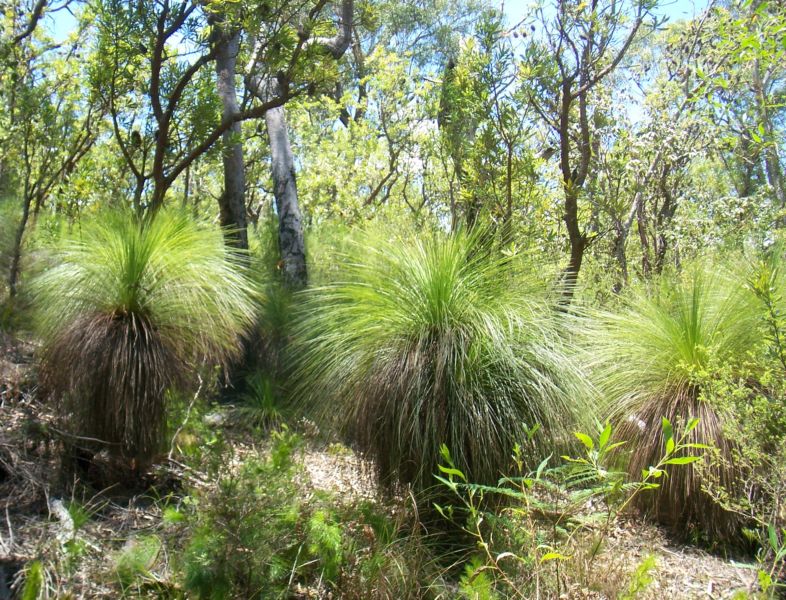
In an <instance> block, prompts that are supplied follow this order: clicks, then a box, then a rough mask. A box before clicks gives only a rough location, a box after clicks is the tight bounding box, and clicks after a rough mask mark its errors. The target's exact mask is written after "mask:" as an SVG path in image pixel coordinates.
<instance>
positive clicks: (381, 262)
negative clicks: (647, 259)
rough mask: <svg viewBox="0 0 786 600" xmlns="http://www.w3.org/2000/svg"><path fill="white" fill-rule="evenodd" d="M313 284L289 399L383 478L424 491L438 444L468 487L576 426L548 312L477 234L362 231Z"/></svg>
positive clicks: (569, 365) (581, 407)
mask: <svg viewBox="0 0 786 600" xmlns="http://www.w3.org/2000/svg"><path fill="white" fill-rule="evenodd" d="M338 261H339V263H340V264H341V269H340V272H339V274H338V275H337V276H336V277H335V279H334V281H332V282H331V283H328V284H326V285H324V286H322V287H320V288H316V289H314V290H313V291H311V292H310V294H309V295H308V297H307V299H306V301H305V306H304V308H303V313H302V314H303V315H304V321H303V325H302V327H301V328H300V331H299V332H298V354H299V355H300V356H301V357H302V360H301V361H300V364H299V368H298V372H297V378H296V379H297V381H298V382H299V385H298V389H297V394H298V396H299V397H300V398H301V400H302V401H303V402H306V403H308V404H309V405H310V406H317V411H318V412H319V413H321V414H322V415H323V417H324V418H325V420H326V421H328V422H331V423H332V424H333V425H335V426H337V427H338V428H339V429H340V430H341V431H343V432H344V433H345V435H346V436H347V437H348V438H349V439H350V440H351V441H352V442H354V444H355V445H356V446H357V447H358V448H359V449H361V450H362V451H364V452H365V453H366V454H367V455H369V456H370V457H371V458H373V459H374V461H375V463H376V465H377V468H378V471H379V476H380V480H381V481H382V482H383V483H386V484H390V485H395V484H410V485H412V486H413V488H414V489H415V490H416V491H418V492H424V491H425V490H427V489H429V488H431V487H432V486H433V485H434V484H435V483H436V480H435V479H434V477H433V475H434V474H435V473H438V472H439V471H438V464H439V462H440V446H441V445H442V444H445V445H447V447H448V449H449V450H450V452H451V455H452V457H453V460H454V461H455V463H456V466H457V467H458V468H459V469H461V470H462V471H464V473H465V474H466V475H467V477H468V478H469V480H470V481H474V482H478V483H496V482H497V481H498V479H499V478H500V476H501V475H503V474H507V473H508V467H509V465H510V463H511V454H512V452H513V448H514V446H515V445H516V444H521V445H526V442H527V433H526V432H527V429H528V428H531V427H534V426H535V425H538V426H540V428H541V433H540V434H539V435H537V436H535V438H534V439H533V445H532V446H531V447H530V448H528V449H529V450H530V452H531V454H532V457H533V460H534V458H535V455H537V456H538V457H540V456H545V455H547V454H549V453H550V452H552V451H553V450H554V441H555V440H565V439H567V438H568V432H570V431H571V430H572V429H574V428H575V427H577V426H580V425H579V424H580V423H583V422H586V419H587V417H588V416H590V411H589V409H588V403H587V398H588V393H587V388H586V386H585V384H584V381H583V378H582V377H581V376H580V373H579V371H578V369H577V367H576V366H575V364H574V362H573V360H572V359H571V358H570V356H569V352H568V350H567V349H566V347H565V342H564V340H563V339H561V336H560V335H559V333H560V331H559V323H558V321H557V319H558V318H560V317H559V314H558V313H557V312H556V311H554V310H553V309H552V307H551V305H550V303H549V299H548V297H547V294H546V293H545V292H543V291H542V290H541V289H538V286H537V285H535V284H534V283H533V282H532V276H531V275H529V276H528V275H527V272H526V270H525V269H523V268H522V265H521V264H519V262H518V260H517V259H515V258H511V257H508V256H505V255H504V254H502V253H501V252H499V249H498V248H496V247H494V246H493V243H491V242H490V241H489V240H488V236H486V238H485V239H484V236H483V235H481V234H473V235H467V234H463V233H461V234H456V235H453V236H444V235H434V236H432V237H428V238H424V239H420V240H409V239H406V240H404V239H392V238H385V237H384V236H381V235H376V236H373V235H371V234H366V236H365V237H363V238H361V239H360V240H358V241H356V242H355V244H354V245H352V246H351V249H350V253H349V254H347V255H344V256H341V257H339V258H338Z"/></svg>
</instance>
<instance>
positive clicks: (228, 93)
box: [214, 25, 248, 250]
mask: <svg viewBox="0 0 786 600" xmlns="http://www.w3.org/2000/svg"><path fill="white" fill-rule="evenodd" d="M214 44H215V51H216V85H217V89H218V97H219V98H220V100H221V106H222V111H221V118H222V120H229V119H232V118H233V117H234V116H235V115H236V114H238V113H239V112H240V106H239V103H238V99H237V91H236V88H235V67H236V65H237V55H238V52H239V50H240V29H239V28H234V29H233V30H230V31H224V30H223V28H222V27H221V26H220V25H219V26H218V33H217V35H216V40H215V41H214ZM221 158H222V161H223V163H224V191H223V193H222V194H221V196H220V197H219V199H218V205H219V208H220V213H221V226H222V227H224V228H225V229H226V234H227V240H228V242H229V243H230V244H231V245H233V246H235V247H236V248H241V249H244V250H246V249H248V220H247V218H246V202H245V193H246V169H245V163H244V162H243V141H242V130H241V125H240V122H239V121H235V122H233V123H232V125H231V127H229V129H227V130H226V131H225V132H224V133H223V135H222V149H221Z"/></svg>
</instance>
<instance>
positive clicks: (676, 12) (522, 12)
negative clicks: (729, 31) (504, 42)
mask: <svg viewBox="0 0 786 600" xmlns="http://www.w3.org/2000/svg"><path fill="white" fill-rule="evenodd" d="M500 3H502V0H500ZM708 3H709V0H663V1H662V2H659V3H658V7H657V8H656V9H655V14H657V15H659V16H666V17H668V18H669V21H678V20H680V19H686V18H687V19H689V18H691V17H693V16H694V15H696V14H698V13H700V12H701V11H702V10H704V9H705V8H706V7H707V4H708ZM533 4H534V2H533V0H504V4H503V6H504V10H505V14H507V16H508V20H509V21H510V23H511V24H513V23H518V22H519V21H520V20H521V19H523V18H524V17H525V16H526V15H527V14H528V13H529V12H531V7H532V6H533Z"/></svg>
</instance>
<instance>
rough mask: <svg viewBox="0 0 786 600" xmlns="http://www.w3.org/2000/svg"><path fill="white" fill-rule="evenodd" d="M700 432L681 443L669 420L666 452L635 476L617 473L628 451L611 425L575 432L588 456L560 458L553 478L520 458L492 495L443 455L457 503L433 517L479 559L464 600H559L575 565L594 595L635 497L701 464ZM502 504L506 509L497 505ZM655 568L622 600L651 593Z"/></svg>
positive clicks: (470, 570)
mask: <svg viewBox="0 0 786 600" xmlns="http://www.w3.org/2000/svg"><path fill="white" fill-rule="evenodd" d="M698 424H699V423H698V421H697V420H695V419H694V420H692V421H690V422H689V423H688V424H687V425H686V427H685V428H684V429H683V430H681V431H679V432H678V435H677V436H676V437H675V435H674V430H673V427H672V424H671V423H670V422H669V421H668V420H667V419H663V422H662V424H661V426H660V428H659V432H660V435H661V436H662V439H663V440H664V450H663V451H662V452H661V454H660V455H659V457H658V458H657V459H656V460H655V462H654V463H653V464H652V466H650V467H649V469H647V470H645V471H643V472H641V473H640V474H636V475H635V476H629V475H627V474H626V473H625V472H620V471H617V470H615V469H614V466H613V465H614V462H615V461H616V460H617V459H616V456H615V450H616V449H617V448H620V447H621V446H623V445H624V444H626V441H624V440H623V441H614V436H613V429H612V426H611V424H609V423H607V424H606V425H605V426H603V427H601V428H600V429H599V432H598V435H597V437H592V436H590V435H587V434H585V433H582V432H576V434H575V435H576V437H577V438H578V439H579V440H580V441H581V444H582V447H583V453H582V454H581V455H579V456H577V457H570V456H563V457H562V458H563V460H564V461H565V462H564V464H563V465H562V466H558V467H552V468H549V467H548V463H549V461H550V458H551V457H549V458H547V459H545V460H543V461H542V462H541V464H540V465H539V466H538V468H537V469H536V470H534V471H527V470H526V469H525V467H524V463H523V461H522V460H521V454H520V453H519V451H518V450H519V449H518V448H517V452H516V453H515V454H514V456H513V459H514V462H515V464H516V470H515V471H514V472H513V473H511V474H509V475H506V476H505V477H502V478H501V479H500V480H499V482H498V483H497V485H495V486H489V485H482V484H478V483H475V482H473V481H471V480H469V479H468V478H467V477H466V475H465V474H464V473H463V472H462V471H461V470H459V469H457V468H456V465H455V463H454V462H453V459H452V457H451V455H450V452H449V451H448V449H447V448H446V447H444V446H443V451H442V459H443V463H442V464H440V465H439V470H440V472H441V473H442V475H440V476H437V479H438V480H439V481H440V483H441V484H442V485H443V486H445V488H446V489H447V490H449V491H450V492H451V496H452V498H453V503H451V504H444V505H441V506H440V505H438V506H437V507H436V508H437V510H438V512H439V513H440V514H441V515H442V516H443V517H445V518H446V519H448V520H449V521H450V522H451V523H453V524H454V525H455V526H457V527H459V528H461V529H462V530H463V531H464V532H465V533H467V534H468V535H469V536H470V539H471V540H472V541H473V546H474V547H475V548H476V549H477V550H479V551H480V554H479V555H476V556H474V557H473V558H472V559H471V560H470V561H469V562H468V563H467V564H466V565H465V570H464V574H463V575H462V577H461V579H460V586H461V590H462V593H463V595H464V596H465V597H468V598H491V597H496V596H495V595H494V594H496V593H501V594H502V595H503V597H507V598H530V597H532V596H533V595H539V594H543V593H545V594H546V595H547V596H549V595H550V594H551V593H557V594H558V593H559V590H560V589H561V585H562V583H561V576H560V570H561V569H563V568H564V570H565V571H568V570H569V569H570V567H571V566H572V565H574V564H577V563H582V564H583V565H584V572H583V574H580V576H583V577H584V579H583V580H579V581H577V582H576V583H577V584H578V585H580V586H581V587H587V586H588V585H590V583H591V582H590V581H589V578H593V577H597V574H596V573H594V572H593V568H592V567H593V565H595V564H596V563H594V561H595V558H596V557H597V556H598V555H599V554H600V552H601V548H602V545H603V541H604V539H605V538H606V537H607V536H608V535H609V533H610V531H611V528H612V527H614V526H615V524H616V519H617V517H618V516H619V515H620V514H621V513H623V512H624V511H625V509H626V508H627V507H628V506H629V505H631V504H632V503H633V502H634V500H635V499H636V498H637V497H640V496H642V495H646V494H651V493H652V491H653V490H657V489H658V488H659V487H660V485H661V482H663V481H664V480H666V479H668V478H669V477H671V476H673V475H674V473H675V471H679V470H682V469H685V468H686V465H690V464H692V463H694V462H697V461H698V460H700V459H701V457H700V456H698V455H697V454H696V452H697V451H703V450H706V449H707V448H706V446H704V445H702V444H696V443H693V442H690V441H689V438H690V435H691V433H692V431H693V430H694V429H695V428H696V427H697V426H698ZM498 498H504V499H506V500H508V502H506V503H504V504H500V503H499V502H495V501H494V499H498ZM511 499H513V500H514V501H513V502H510V500H511ZM597 500H601V501H602V504H601V506H602V512H601V513H600V514H599V515H598V517H599V518H590V519H586V518H583V520H582V518H579V516H578V513H579V511H580V510H582V509H583V508H586V506H588V505H592V503H593V501H597ZM585 527H586V529H587V530H588V531H589V532H591V533H592V535H593V538H592V540H591V544H590V548H589V551H588V553H587V554H586V556H585V555H584V551H583V550H582V544H583V540H582V537H581V532H582V531H583V530H584V529H585ZM562 565H564V567H563V566H562ZM654 565H655V563H654V558H653V557H649V559H646V560H645V561H644V562H643V563H642V564H640V565H639V566H638V567H637V568H636V569H635V570H634V571H633V572H632V574H631V581H630V582H629V585H628V588H627V590H626V591H622V590H619V594H617V596H615V597H625V598H633V597H635V596H636V594H638V593H639V592H641V591H642V590H643V589H644V588H646V587H647V586H648V585H649V583H651V581H652V578H651V576H650V574H649V573H650V571H651V570H652V569H653V568H654ZM551 586H554V588H555V589H553V590H552V588H551Z"/></svg>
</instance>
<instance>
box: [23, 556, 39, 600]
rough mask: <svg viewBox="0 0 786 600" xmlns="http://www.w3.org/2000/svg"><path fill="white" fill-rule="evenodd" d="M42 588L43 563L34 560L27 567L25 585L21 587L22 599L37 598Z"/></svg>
mask: <svg viewBox="0 0 786 600" xmlns="http://www.w3.org/2000/svg"><path fill="white" fill-rule="evenodd" d="M43 590H44V565H43V564H42V563H41V561H40V560H34V561H33V562H32V563H30V566H29V567H28V568H27V576H26V577H25V586H24V587H23V588H22V600H38V599H39V598H40V597H41V592H42V591H43Z"/></svg>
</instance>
